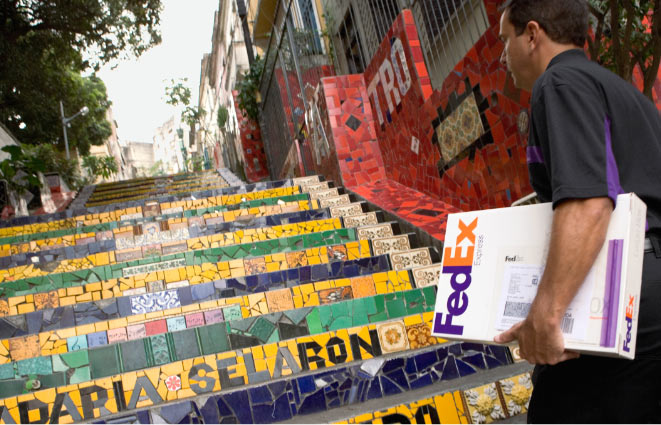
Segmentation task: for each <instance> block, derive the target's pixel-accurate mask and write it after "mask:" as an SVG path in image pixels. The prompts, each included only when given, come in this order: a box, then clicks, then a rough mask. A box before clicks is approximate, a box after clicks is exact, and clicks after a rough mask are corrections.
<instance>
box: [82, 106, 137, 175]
mask: <svg viewBox="0 0 661 425" xmlns="http://www.w3.org/2000/svg"><path fill="white" fill-rule="evenodd" d="M106 119H107V120H108V122H109V123H110V128H111V131H112V133H111V135H110V137H108V139H107V140H106V141H105V143H104V144H103V145H100V146H91V147H90V155H93V156H98V157H104V156H112V157H113V158H115V163H116V164H117V174H114V175H113V176H112V177H111V178H110V179H108V180H109V181H120V180H126V179H130V178H131V167H130V165H129V164H128V162H127V160H126V157H125V155H124V151H123V148H124V146H125V144H124V143H122V142H121V141H120V139H119V137H118V136H117V127H119V126H118V125H117V121H115V119H114V118H113V114H112V108H108V111H107V112H106Z"/></svg>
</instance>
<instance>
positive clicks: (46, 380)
mask: <svg viewBox="0 0 661 425" xmlns="http://www.w3.org/2000/svg"><path fill="white" fill-rule="evenodd" d="M39 380H40V381H41V388H44V389H45V388H56V387H61V386H64V385H67V374H66V372H55V373H51V374H50V375H44V376H40V377H39Z"/></svg>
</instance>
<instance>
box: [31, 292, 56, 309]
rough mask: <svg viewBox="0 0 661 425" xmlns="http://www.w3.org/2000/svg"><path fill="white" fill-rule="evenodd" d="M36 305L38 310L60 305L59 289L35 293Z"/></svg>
mask: <svg viewBox="0 0 661 425" xmlns="http://www.w3.org/2000/svg"><path fill="white" fill-rule="evenodd" d="M34 305H35V308H36V309H37V310H47V309H51V308H57V307H59V306H60V297H59V296H58V294H57V291H50V292H42V293H37V294H34Z"/></svg>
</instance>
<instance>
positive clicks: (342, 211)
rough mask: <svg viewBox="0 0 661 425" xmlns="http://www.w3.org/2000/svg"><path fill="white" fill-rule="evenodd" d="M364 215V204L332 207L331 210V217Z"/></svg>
mask: <svg viewBox="0 0 661 425" xmlns="http://www.w3.org/2000/svg"><path fill="white" fill-rule="evenodd" d="M362 213H363V204H362V203H355V204H349V205H343V206H339V207H332V208H331V209H330V214H331V217H333V218H335V217H347V216H353V215H358V214H362Z"/></svg>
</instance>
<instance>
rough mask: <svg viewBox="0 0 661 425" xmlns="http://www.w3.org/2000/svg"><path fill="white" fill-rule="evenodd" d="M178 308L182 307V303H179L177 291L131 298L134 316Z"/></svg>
mask: <svg viewBox="0 0 661 425" xmlns="http://www.w3.org/2000/svg"><path fill="white" fill-rule="evenodd" d="M177 307H181V302H180V301H179V293H178V292H177V291H176V290H168V291H163V292H153V293H149V294H144V295H139V296H134V297H131V313H132V314H145V313H151V312H153V311H161V310H167V309H169V308H177Z"/></svg>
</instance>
